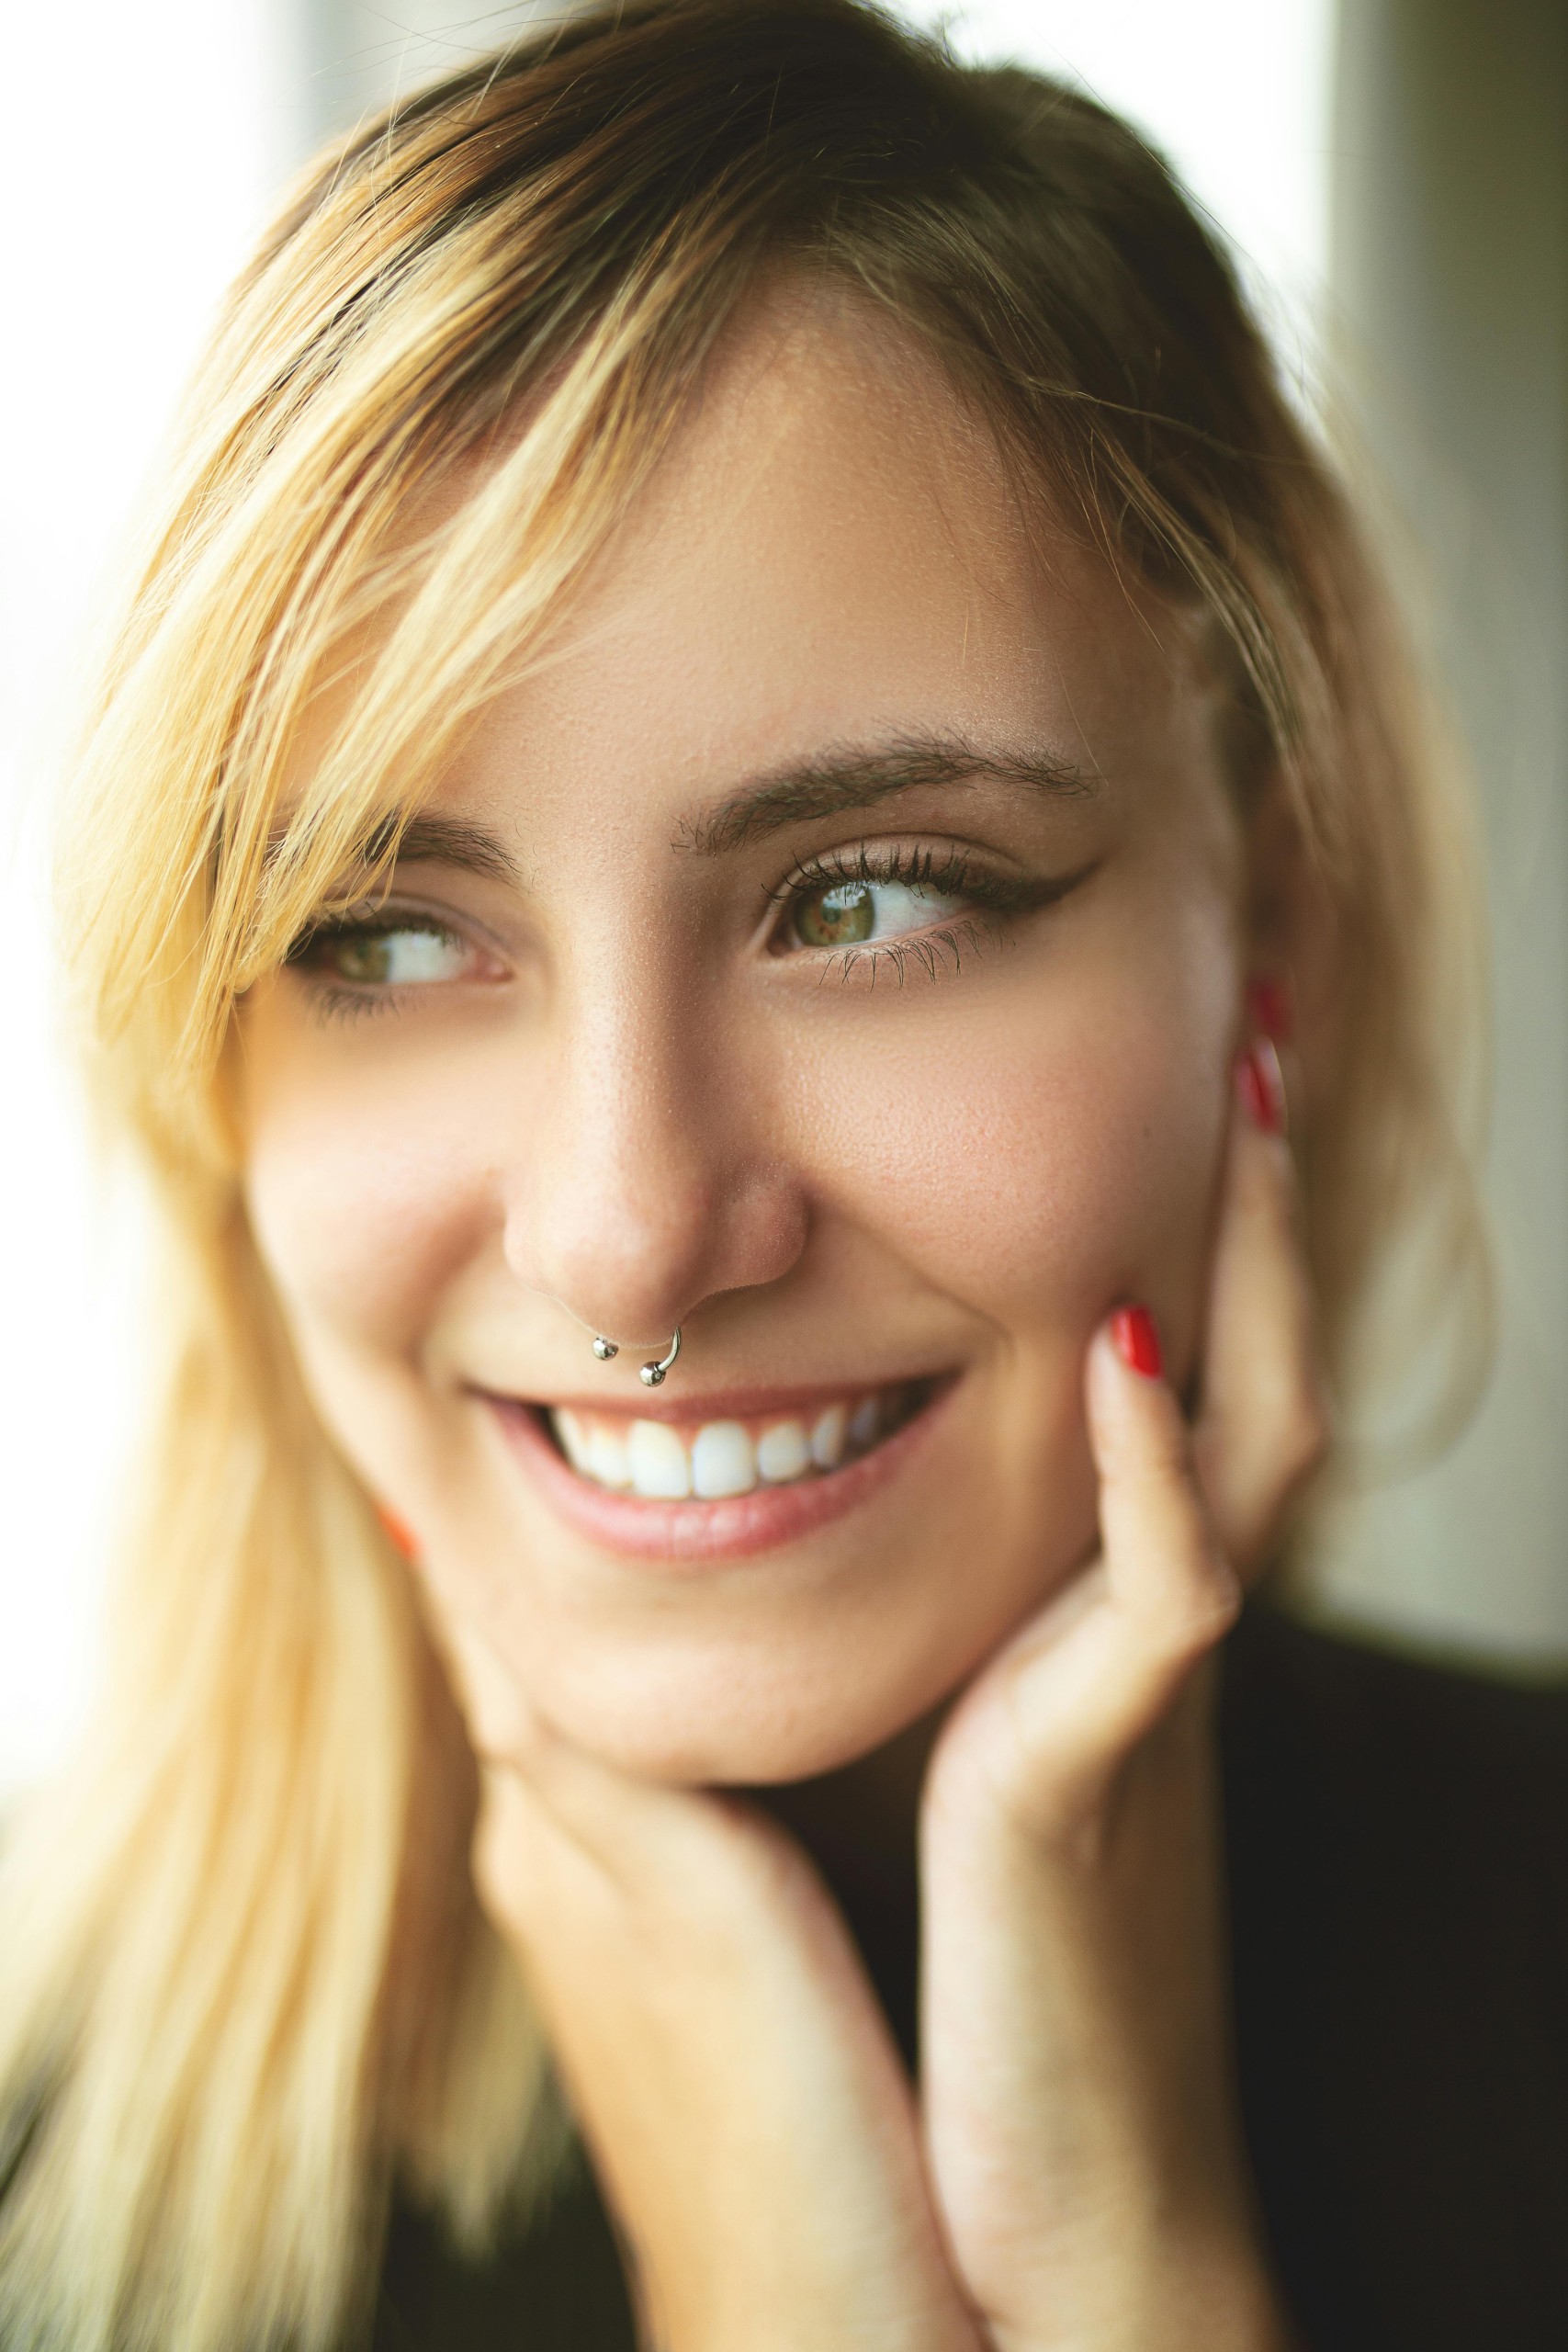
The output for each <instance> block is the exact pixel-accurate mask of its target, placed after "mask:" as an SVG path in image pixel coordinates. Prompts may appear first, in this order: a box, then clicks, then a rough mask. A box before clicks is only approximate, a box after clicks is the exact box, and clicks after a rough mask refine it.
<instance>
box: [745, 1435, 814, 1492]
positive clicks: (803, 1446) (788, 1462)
mask: <svg viewBox="0 0 1568 2352" xmlns="http://www.w3.org/2000/svg"><path fill="white" fill-rule="evenodd" d="M810 1467H811V1448H810V1447H809V1446H808V1445H807V1442H806V1431H805V1430H804V1429H803V1428H802V1427H801V1424H800V1423H799V1422H798V1421H779V1422H778V1423H776V1424H775V1426H774V1427H773V1429H771V1430H763V1432H762V1434H761V1438H760V1439H759V1440H758V1442H757V1468H758V1470H759V1471H760V1473H761V1476H763V1477H764V1478H766V1479H767V1481H768V1483H769V1485H770V1486H773V1487H782V1486H784V1484H785V1482H786V1481H787V1480H789V1479H791V1478H799V1477H802V1476H804V1475H805V1473H806V1472H807V1470H809V1469H810Z"/></svg>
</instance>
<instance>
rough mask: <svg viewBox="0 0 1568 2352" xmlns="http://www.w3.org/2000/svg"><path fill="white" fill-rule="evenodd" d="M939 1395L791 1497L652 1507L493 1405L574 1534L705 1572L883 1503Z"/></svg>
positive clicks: (947, 1393)
mask: <svg viewBox="0 0 1568 2352" xmlns="http://www.w3.org/2000/svg"><path fill="white" fill-rule="evenodd" d="M957 1385H958V1384H957V1382H956V1381H952V1382H950V1383H949V1384H948V1385H946V1386H945V1387H943V1388H941V1389H939V1390H938V1392H937V1394H936V1395H935V1396H934V1397H932V1398H931V1401H930V1403H929V1404H927V1405H925V1406H924V1407H922V1408H921V1409H920V1411H919V1412H918V1413H917V1414H916V1415H915V1417H914V1419H912V1420H908V1421H906V1422H905V1423H904V1425H903V1427H902V1428H901V1429H897V1430H895V1431H894V1432H893V1435H892V1436H891V1437H889V1438H884V1439H883V1441H882V1442H881V1444H880V1445H876V1446H874V1447H873V1448H872V1450H871V1452H870V1453H863V1454H862V1455H861V1457H860V1459H859V1460H858V1461H857V1462H852V1463H850V1464H848V1465H847V1466H846V1467H845V1468H844V1469H842V1470H830V1471H829V1472H828V1473H827V1474H826V1475H825V1476H821V1477H818V1478H802V1479H800V1480H799V1481H798V1482H797V1483H796V1484H795V1485H793V1486H787V1487H753V1488H752V1490H751V1492H750V1494H749V1495H734V1496H731V1497H729V1498H728V1499H726V1500H724V1501H722V1502H711V1503H705V1502H678V1503H676V1502H653V1501H649V1500H647V1499H645V1498H643V1497H642V1496H640V1495H620V1494H615V1493H614V1492H613V1491H612V1490H611V1489H610V1488H609V1487H595V1486H592V1485H591V1484H590V1483H589V1481H588V1480H587V1479H586V1478H580V1477H579V1476H577V1473H576V1472H575V1471H574V1470H572V1469H571V1468H570V1467H569V1465H568V1464H566V1463H565V1462H564V1461H563V1460H562V1459H561V1456H560V1455H559V1454H558V1453H557V1452H556V1449H555V1446H554V1444H553V1443H552V1442H551V1441H550V1439H549V1437H548V1436H547V1434H546V1432H545V1430H543V1429H542V1428H541V1427H540V1425H539V1422H538V1420H537V1419H536V1417H535V1414H534V1412H533V1410H532V1409H531V1408H529V1407H528V1406H526V1405H520V1404H518V1403H517V1402H516V1401H515V1399H513V1398H512V1397H488V1396H487V1397H485V1399H484V1401H485V1403H486V1404H487V1405H489V1407H490V1408H491V1411H492V1412H493V1413H494V1415H495V1417H496V1419H497V1420H498V1421H499V1422H500V1424H501V1426H502V1430H503V1431H504V1432H505V1435H506V1437H507V1439H508V1441H509V1442H510V1443H511V1445H512V1447H513V1451H514V1452H515V1453H517V1455H518V1456H519V1458H520V1459H521V1461H522V1463H523V1464H524V1467H525V1469H526V1470H527V1472H528V1474H529V1476H531V1477H532V1478H533V1480H534V1482H535V1484H536V1486H537V1487H539V1489H540V1490H541V1492H542V1493H543V1495H544V1497H545V1498H546V1500H547V1502H548V1503H550V1504H551V1505H552V1506H553V1508H554V1509H555V1510H556V1511H557V1512H558V1514H559V1516H560V1517H561V1518H562V1519H564V1520H565V1521H567V1523H568V1525H569V1526H571V1527H575V1528H576V1529H577V1530H578V1531H579V1532H580V1533H581V1534H583V1535H586V1536H588V1537H589V1538H590V1539H591V1541H592V1542H593V1543H595V1544H604V1546H605V1547H606V1549H608V1550H610V1551H612V1552H621V1553H625V1554H626V1555H627V1557H628V1558H631V1559H639V1560H661V1561H664V1562H666V1563H667V1564H674V1565H678V1566H691V1567H693V1568H701V1567H703V1566H706V1565H708V1564H710V1563H716V1562H719V1561H723V1560H739V1559H744V1558H745V1557H746V1556H747V1555H749V1554H750V1553H753V1552H766V1551H769V1550H771V1549H772V1548H773V1546H774V1545H775V1544H791V1543H795V1542H796V1541H797V1540H798V1539H799V1538H800V1537H801V1536H803V1535H809V1534H812V1533H814V1532H815V1531H816V1530H817V1529H818V1528H819V1527H825V1526H827V1525H828V1523H829V1521H831V1520H835V1519H841V1518H842V1517H843V1516H844V1514H845V1512H846V1511H852V1510H859V1508H860V1507H861V1505H862V1504H863V1503H867V1502H869V1501H870V1500H871V1498H872V1497H873V1496H874V1495H876V1494H880V1493H881V1491H882V1489H883V1488H884V1487H886V1486H887V1485H888V1484H889V1482H890V1481H891V1480H893V1479H894V1478H897V1476H898V1475H899V1473H900V1472H901V1471H903V1470H906V1469H908V1467H909V1465H910V1464H912V1463H913V1461H914V1459H915V1457H916V1455H917V1454H918V1453H919V1451H920V1448H921V1447H922V1446H923V1445H924V1444H925V1442H926V1441H927V1439H928V1438H929V1437H930V1436H931V1431H932V1430H933V1429H934V1427H935V1425H936V1423H937V1421H938V1419H940V1417H941V1416H942V1412H943V1410H944V1408H946V1405H947V1402H948V1399H949V1398H950V1397H952V1395H953V1390H954V1388H955V1387H956V1386H957Z"/></svg>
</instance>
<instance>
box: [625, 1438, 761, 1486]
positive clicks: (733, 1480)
mask: <svg viewBox="0 0 1568 2352" xmlns="http://www.w3.org/2000/svg"><path fill="white" fill-rule="evenodd" d="M637 1426H638V1427H639V1428H642V1427H645V1426H647V1425H646V1424H645V1423H641V1422H639V1423H638V1424H637ZM768 1434H769V1436H772V1435H773V1431H772V1430H770V1431H769V1433H768ZM675 1442H676V1443H677V1445H678V1444H679V1443H680V1440H679V1438H677V1439H676V1441H675ZM767 1442H768V1440H767V1438H764V1439H763V1440H762V1442H761V1445H760V1446H758V1447H757V1448H756V1450H755V1452H753V1450H752V1445H751V1441H750V1438H749V1437H748V1436H747V1434H746V1431H745V1430H743V1429H742V1428H741V1426H740V1423H739V1421H705V1422H704V1423H703V1426H702V1428H701V1429H700V1430H698V1431H697V1434H696V1436H695V1437H694V1439H693V1441H692V1492H693V1493H694V1494H695V1495H702V1496H705V1497H706V1498H708V1499H710V1500H714V1501H716V1500H717V1499H718V1498H719V1497H720V1496H721V1495H749V1494H750V1491H751V1489H752V1487H754V1486H755V1485H756V1483H757V1472H758V1469H759V1467H761V1460H762V1455H763V1453H764V1452H765V1450H766V1448H767ZM762 1475H763V1476H764V1477H767V1476H771V1475H772V1474H771V1473H770V1472H768V1471H766V1470H764V1471H763V1473H762Z"/></svg>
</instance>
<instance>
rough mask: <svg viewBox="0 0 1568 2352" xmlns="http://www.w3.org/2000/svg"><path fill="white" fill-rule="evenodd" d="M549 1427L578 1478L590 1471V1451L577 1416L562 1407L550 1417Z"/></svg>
mask: <svg viewBox="0 0 1568 2352" xmlns="http://www.w3.org/2000/svg"><path fill="white" fill-rule="evenodd" d="M550 1427H551V1428H552V1429H553V1430H554V1431H555V1433H556V1435H557V1437H558V1438H559V1440H560V1449H561V1452H562V1453H564V1454H565V1456H566V1458H567V1460H568V1461H569V1462H570V1464H571V1466H572V1468H573V1469H574V1470H575V1471H576V1472H577V1474H578V1476H580V1477H581V1476H583V1475H584V1474H585V1473H587V1472H588V1471H589V1469H590V1466H591V1460H592V1449H591V1447H590V1445H589V1442H588V1440H587V1439H586V1437H584V1435H583V1433H582V1427H581V1422H580V1421H579V1420H578V1418H577V1415H576V1414H575V1413H573V1412H570V1411H569V1409H568V1408H567V1407H566V1406H565V1405H562V1406H560V1407H558V1408H557V1410H556V1411H555V1412H553V1413H552V1414H551V1415H550Z"/></svg>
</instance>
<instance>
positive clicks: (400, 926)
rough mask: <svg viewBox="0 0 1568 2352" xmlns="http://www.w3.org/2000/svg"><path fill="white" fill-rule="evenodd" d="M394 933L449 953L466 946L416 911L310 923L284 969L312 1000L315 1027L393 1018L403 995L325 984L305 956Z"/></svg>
mask: <svg viewBox="0 0 1568 2352" xmlns="http://www.w3.org/2000/svg"><path fill="white" fill-rule="evenodd" d="M395 931H423V932H428V933H431V935H432V936H433V937H434V938H437V939H442V940H446V941H449V942H450V944H452V945H453V946H454V947H463V946H466V945H467V944H468V943H467V942H466V941H465V940H464V938H463V935H462V933H460V932H459V931H458V930H457V928H456V926H455V925H454V924H452V923H449V922H442V921H441V919H440V918H439V916H436V915H433V914H429V913H426V912H424V911H423V910H421V909H419V908H417V907H382V908H378V910H377V911H376V913H375V914H373V915H362V916H354V915H344V916H334V917H333V918H331V919H330V920H329V921H327V922H317V923H312V924H311V925H310V927H309V929H307V930H305V931H302V932H301V933H300V934H299V938H298V939H297V940H295V942H294V943H293V944H292V946H291V947H290V948H289V950H288V955H287V956H285V957H284V959H283V961H284V966H285V968H286V969H288V970H293V971H297V972H299V974H300V976H301V978H303V979H304V981H305V983H306V986H307V987H308V988H309V989H310V994H311V997H312V999H313V1000H314V1009H315V1012H316V1014H317V1017H318V1018H319V1019H320V1020H321V1021H362V1020H364V1019H365V1018H366V1017H367V1015H369V1014H371V1013H378V1012H396V1011H397V1009H398V1007H399V1005H400V1001H401V1000H402V999H403V997H405V996H406V995H407V994H408V993H409V990H408V989H400V988H397V987H395V986H385V987H380V988H373V987H361V988H355V987H353V986H352V985H350V984H349V983H347V982H343V981H335V980H331V979H329V978H326V977H325V975H324V974H323V973H321V972H320V971H315V970H312V969H311V967H310V960H309V959H310V954H311V951H312V950H313V949H315V948H318V947H321V946H323V945H328V944H332V943H333V942H334V941H340V940H345V939H360V940H372V939H385V938H386V937H387V936H388V935H389V933H392V932H395Z"/></svg>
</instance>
